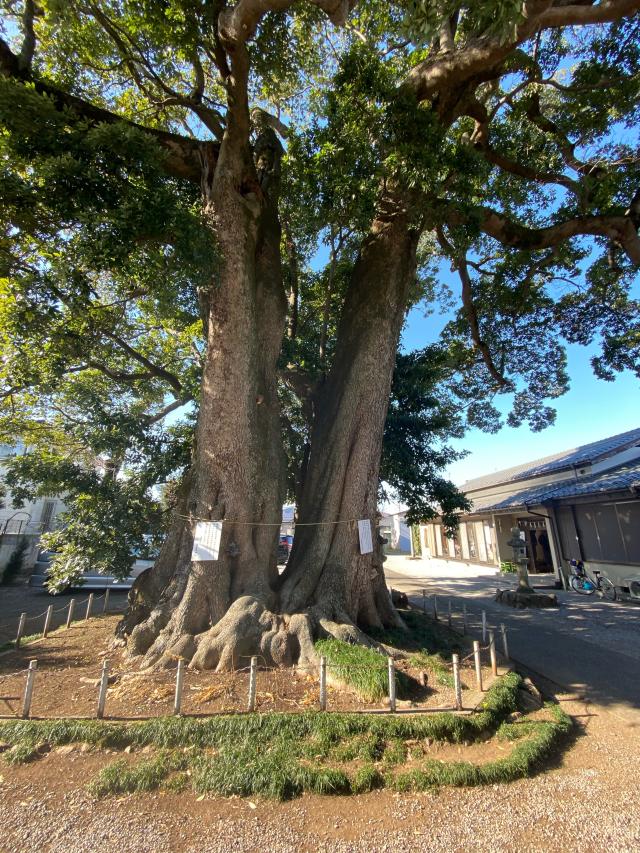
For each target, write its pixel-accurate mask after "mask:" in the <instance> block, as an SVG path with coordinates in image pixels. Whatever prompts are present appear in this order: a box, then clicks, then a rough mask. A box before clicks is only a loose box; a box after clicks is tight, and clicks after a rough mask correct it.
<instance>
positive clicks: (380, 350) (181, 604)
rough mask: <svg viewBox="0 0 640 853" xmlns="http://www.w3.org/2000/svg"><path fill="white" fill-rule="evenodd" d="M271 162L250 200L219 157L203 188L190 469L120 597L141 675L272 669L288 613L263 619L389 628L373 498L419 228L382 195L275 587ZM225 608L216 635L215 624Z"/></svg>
mask: <svg viewBox="0 0 640 853" xmlns="http://www.w3.org/2000/svg"><path fill="white" fill-rule="evenodd" d="M272 153H274V154H275V155H276V156H274V157H273V158H272V160H271V167H270V170H269V169H267V170H262V171H261V178H262V179H263V180H262V183H261V185H258V186H259V188H260V189H259V192H254V193H252V194H243V192H242V191H241V189H239V184H238V181H237V171H236V170H235V169H233V168H231V169H229V170H228V171H226V164H225V162H224V159H223V158H224V146H223V148H222V150H221V153H220V160H219V161H218V163H217V165H216V171H215V176H214V180H213V183H212V187H211V190H210V195H211V198H210V201H211V207H210V211H212V212H213V214H212V215H213V216H214V221H213V224H214V227H215V232H216V237H217V243H218V248H219V251H220V256H221V258H222V263H221V269H220V275H219V280H218V281H217V282H216V286H215V287H214V288H212V290H211V293H210V296H209V310H208V329H207V342H208V346H207V355H206V364H205V368H204V372H203V378H202V397H201V402H200V412H199V419H198V427H197V433H196V448H195V458H194V465H193V469H192V471H191V473H190V475H189V482H188V483H187V484H186V486H185V489H184V494H183V495H182V506H181V509H180V511H179V517H178V518H177V520H176V523H175V526H174V529H173V530H172V531H171V533H170V535H169V537H168V538H167V541H166V543H165V547H164V548H163V552H162V554H161V556H160V558H159V560H158V563H157V564H156V567H155V568H154V569H153V570H152V571H151V573H150V574H149V576H148V577H147V579H146V580H144V581H142V582H141V583H140V584H139V585H138V586H137V589H136V590H134V597H135V596H136V595H137V596H138V597H139V598H140V597H142V598H143V599H145V600H144V601H143V602H142V607H141V608H140V613H139V615H140V616H142V615H144V614H145V612H147V613H148V612H149V610H151V612H150V615H149V616H148V618H146V619H145V621H143V622H141V623H140V624H139V625H138V626H137V627H136V628H135V629H134V630H133V633H132V636H131V640H130V643H131V647H132V651H133V652H134V653H145V652H146V654H147V658H146V662H147V663H150V664H154V663H156V662H158V661H159V660H169V659H171V658H172V656H175V655H176V654H180V655H183V656H184V657H187V658H189V659H191V658H194V655H195V658H194V662H195V661H196V660H197V663H198V665H201V666H218V667H219V668H226V667H228V666H233V665H237V663H238V661H237V655H238V654H239V653H240V652H242V653H255V652H258V651H259V652H261V653H264V655H265V657H267V658H269V657H271V658H275V657H276V653H275V652H274V651H273V647H274V645H275V647H276V648H277V650H278V653H281V656H280V657H281V659H282V660H286V659H287V658H288V657H291V655H294V656H295V654H296V651H298V652H299V648H298V646H299V645H300V643H301V642H302V641H301V640H299V639H298V640H296V643H294V644H293V646H292V645H291V644H289V646H287V642H288V641H287V639H286V638H287V637H288V636H290V635H291V634H292V631H291V628H290V626H289V624H288V623H287V619H288V617H286V616H285V617H276V616H275V615H274V613H272V612H270V611H273V610H277V611H279V612H280V613H283V614H294V613H300V612H302V611H306V612H307V613H308V614H309V615H310V621H309V624H310V625H311V631H312V632H313V631H314V630H315V629H316V628H317V626H318V625H324V626H326V625H330V624H333V623H342V624H345V623H346V624H347V625H351V626H353V625H354V623H358V622H359V623H361V624H363V625H376V626H379V625H381V624H395V623H397V617H396V615H395V612H394V610H393V607H392V605H391V601H390V599H389V595H388V592H387V589H386V586H385V583H384V575H383V571H382V558H381V554H380V548H379V545H378V543H377V537H376V535H375V532H376V515H377V490H378V473H379V465H380V455H381V448H382V436H383V430H384V422H385V417H386V411H387V405H388V398H389V392H390V387H391V379H392V374H393V366H394V362H395V354H396V349H397V344H398V337H399V334H400V329H401V326H402V322H403V317H404V312H405V306H406V298H407V290H408V287H409V284H410V282H411V280H412V277H413V275H414V272H415V250H416V244H417V239H418V233H417V231H415V230H414V229H413V228H412V227H411V222H410V213H409V212H408V210H407V209H406V208H405V207H404V206H403V204H402V200H401V199H397V198H391V197H385V198H384V199H383V202H382V204H381V205H380V210H379V213H378V216H377V218H376V219H375V221H374V223H373V226H372V229H371V232H370V234H369V236H368V238H367V240H366V241H365V242H364V244H363V247H362V250H361V253H360V256H359V258H358V261H357V263H356V265H355V267H354V271H353V276H352V281H351V284H350V287H349V290H348V294H347V297H346V301H345V305H344V309H343V314H342V318H341V322H340V326H339V331H338V343H337V349H336V354H335V359H334V364H333V367H332V369H331V372H330V374H329V376H328V377H327V379H326V381H325V383H324V385H323V387H322V388H321V389H320V391H319V393H318V396H317V399H316V401H315V411H316V417H315V423H314V425H313V429H312V436H311V452H310V456H309V460H308V466H307V470H306V476H305V480H304V484H303V488H302V492H301V499H300V505H299V507H298V521H299V525H300V526H298V527H297V530H296V536H295V540H294V547H293V552H292V554H291V558H290V561H289V565H288V567H287V569H286V571H285V573H284V575H283V576H282V578H278V574H277V568H276V556H277V543H278V535H279V522H280V518H281V507H282V499H283V485H284V470H285V467H284V464H283V462H284V460H283V452H282V441H281V424H280V419H279V410H278V402H277V387H276V386H277V372H276V363H277V360H278V356H279V352H280V346H281V342H282V337H283V334H284V327H285V320H286V299H285V294H284V289H283V285H282V271H281V267H280V227H279V222H278V216H277V168H278V164H279V157H278V156H277V152H274V151H272ZM261 162H262V161H261ZM265 175H267V179H265ZM269 176H270V177H269ZM196 519H211V520H217V519H224V521H225V523H224V525H223V536H222V541H221V548H220V558H219V560H217V561H215V562H206V563H197V562H191V559H190V558H191V547H192V530H193V527H194V523H195V520H196ZM356 519H370V520H371V523H372V529H373V533H374V553H373V554H368V555H361V554H360V553H359V547H358V533H357V526H356V524H355V523H354V520H356ZM234 602H236V604H235V605H233V603H234ZM243 602H244V603H243ZM231 605H233V607H232V608H231V611H229V608H230V607H231ZM232 612H233V620H232V624H231V625H230V626H227V622H228V621H229V619H228V617H227V621H225V620H223V617H225V614H227V613H229V614H231V613H232ZM283 618H284V622H283V621H282V620H283ZM220 620H223V621H222V622H220ZM249 623H251V624H252V625H253V624H254V623H256V624H259V625H262V626H263V628H264V631H263V632H262V634H265V633H266V634H267V635H268V636H269V638H270V640H269V642H270V643H271V645H270V646H265V645H264V643H263V644H262V645H261V641H260V640H259V637H260V635H261V631H260V630H257V631H253V630H252V629H250V628H249ZM210 626H214V627H213V629H212V630H210V631H209V634H211V636H210V637H209V639H207V640H206V642H205V641H203V637H206V634H204V633H203V632H207V630H208V629H209V628H210ZM216 626H217V627H216ZM234 632H235V635H236V636H235V637H234ZM305 632H306V633H307V634H308V631H307V629H306V628H305ZM305 632H303V633H305ZM254 633H255V637H254V636H253V635H254ZM228 635H229V636H228ZM240 635H242V636H240ZM221 636H222V637H224V640H223V641H221V640H220V637H221ZM305 636H306V634H305ZM249 637H251V638H252V639H251V641H250V642H249V641H248V638H249ZM283 638H284V639H283ZM212 649H213V650H212ZM252 650H253V651H252Z"/></svg>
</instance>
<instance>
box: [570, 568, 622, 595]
mask: <svg viewBox="0 0 640 853" xmlns="http://www.w3.org/2000/svg"><path fill="white" fill-rule="evenodd" d="M569 565H570V567H571V578H570V580H569V583H570V584H571V589H572V590H573V591H574V592H578V593H580V595H593V593H594V592H596V591H597V592H599V593H600V594H601V595H602V596H603V598H606V599H607V601H615V600H616V596H617V593H616V588H615V586H614V585H613V584H612V583H611V581H610V580H609V578H606V577H605V576H604V575H603V574H602V573H601V572H599V571H597V570H594V572H593V577H591V575H590V574H588V573H587V570H586V569H585V567H584V563H583V562H582V560H569Z"/></svg>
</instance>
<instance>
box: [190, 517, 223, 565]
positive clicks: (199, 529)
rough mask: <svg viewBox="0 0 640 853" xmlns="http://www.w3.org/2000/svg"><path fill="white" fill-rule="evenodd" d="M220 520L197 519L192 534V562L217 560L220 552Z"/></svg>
mask: <svg viewBox="0 0 640 853" xmlns="http://www.w3.org/2000/svg"><path fill="white" fill-rule="evenodd" d="M221 535H222V522H221V521H198V522H197V523H196V529H195V532H194V534H193V550H192V551H191V560H192V562H201V561H205V560H217V559H218V556H219V554H220V536H221Z"/></svg>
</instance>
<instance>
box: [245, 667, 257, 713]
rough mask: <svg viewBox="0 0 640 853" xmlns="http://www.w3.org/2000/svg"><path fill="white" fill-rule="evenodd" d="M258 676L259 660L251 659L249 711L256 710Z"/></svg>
mask: <svg viewBox="0 0 640 853" xmlns="http://www.w3.org/2000/svg"><path fill="white" fill-rule="evenodd" d="M257 675H258V658H256V657H253V658H251V666H250V668H249V701H248V703H247V708H248V710H249V711H255V709H256V679H257Z"/></svg>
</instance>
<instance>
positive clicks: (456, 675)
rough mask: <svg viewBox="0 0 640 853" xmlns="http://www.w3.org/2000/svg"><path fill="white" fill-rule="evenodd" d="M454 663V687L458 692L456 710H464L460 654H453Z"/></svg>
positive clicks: (456, 692)
mask: <svg viewBox="0 0 640 853" xmlns="http://www.w3.org/2000/svg"><path fill="white" fill-rule="evenodd" d="M451 661H452V663H453V687H454V690H455V694H456V711H462V682H461V681H460V656H459V655H451Z"/></svg>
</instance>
